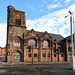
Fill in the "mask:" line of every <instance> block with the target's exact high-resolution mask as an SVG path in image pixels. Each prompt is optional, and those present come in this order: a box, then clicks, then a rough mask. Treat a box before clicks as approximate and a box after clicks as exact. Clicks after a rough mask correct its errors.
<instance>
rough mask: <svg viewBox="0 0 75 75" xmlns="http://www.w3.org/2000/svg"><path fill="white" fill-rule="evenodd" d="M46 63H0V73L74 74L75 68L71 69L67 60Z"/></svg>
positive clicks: (3, 74)
mask: <svg viewBox="0 0 75 75" xmlns="http://www.w3.org/2000/svg"><path fill="white" fill-rule="evenodd" d="M48 63H49V62H48ZM48 63H45V64H33V65H32V64H22V63H15V64H13V65H11V64H12V63H10V65H9V64H8V63H4V64H1V63H0V75H75V70H71V69H70V67H69V66H70V65H69V63H67V62H62V63H58V62H57V63H49V64H48Z"/></svg>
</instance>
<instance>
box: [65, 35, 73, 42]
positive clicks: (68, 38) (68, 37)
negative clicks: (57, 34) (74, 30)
mask: <svg viewBox="0 0 75 75" xmlns="http://www.w3.org/2000/svg"><path fill="white" fill-rule="evenodd" d="M73 38H74V34H73ZM66 39H67V41H68V42H71V35H69V36H67V37H66Z"/></svg>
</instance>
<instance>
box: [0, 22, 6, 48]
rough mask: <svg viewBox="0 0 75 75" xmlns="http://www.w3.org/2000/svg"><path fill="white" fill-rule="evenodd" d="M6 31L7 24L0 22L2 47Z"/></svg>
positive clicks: (0, 42)
mask: <svg viewBox="0 0 75 75" xmlns="http://www.w3.org/2000/svg"><path fill="white" fill-rule="evenodd" d="M6 32H7V24H4V23H0V46H1V47H4V46H5V45H6Z"/></svg>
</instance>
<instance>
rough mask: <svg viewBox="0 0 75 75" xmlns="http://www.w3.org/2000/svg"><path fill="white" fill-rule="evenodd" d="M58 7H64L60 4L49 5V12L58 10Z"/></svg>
mask: <svg viewBox="0 0 75 75" xmlns="http://www.w3.org/2000/svg"><path fill="white" fill-rule="evenodd" d="M57 7H62V5H60V3H57V4H50V5H47V8H48V10H50V9H53V8H57Z"/></svg>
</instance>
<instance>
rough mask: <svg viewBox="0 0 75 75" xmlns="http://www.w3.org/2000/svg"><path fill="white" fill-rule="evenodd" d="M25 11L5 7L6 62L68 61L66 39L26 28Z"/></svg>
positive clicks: (58, 35)
mask: <svg viewBox="0 0 75 75" xmlns="http://www.w3.org/2000/svg"><path fill="white" fill-rule="evenodd" d="M26 28H27V27H26V19H25V12H23V11H18V10H15V8H14V7H13V6H8V7H7V44H6V61H7V62H16V61H20V62H25V61H30V62H32V61H34V62H46V61H47V62H56V61H57V62H58V61H68V54H67V53H68V46H67V40H66V38H64V37H63V36H61V35H60V34H52V33H48V32H47V31H45V32H40V31H36V30H34V29H31V30H27V29H26Z"/></svg>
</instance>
